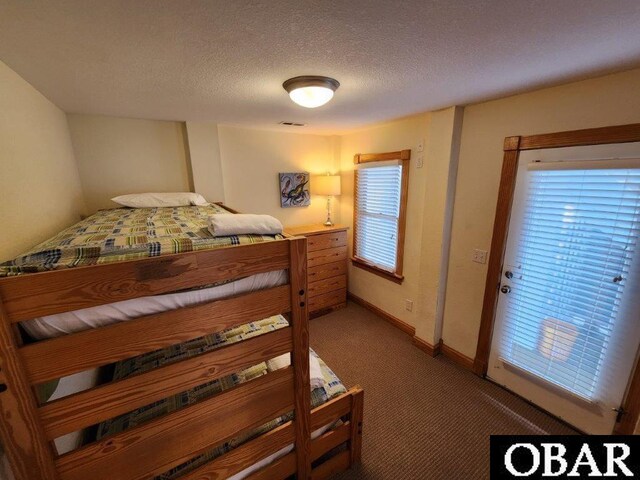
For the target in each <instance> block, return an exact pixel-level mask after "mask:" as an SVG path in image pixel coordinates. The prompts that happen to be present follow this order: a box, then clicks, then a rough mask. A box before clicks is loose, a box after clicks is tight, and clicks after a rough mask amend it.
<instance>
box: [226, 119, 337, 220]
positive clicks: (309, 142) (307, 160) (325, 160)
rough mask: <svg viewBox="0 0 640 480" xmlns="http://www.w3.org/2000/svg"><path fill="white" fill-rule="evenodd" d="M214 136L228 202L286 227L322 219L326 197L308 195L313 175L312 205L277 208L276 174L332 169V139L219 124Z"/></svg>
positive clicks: (333, 152)
mask: <svg viewBox="0 0 640 480" xmlns="http://www.w3.org/2000/svg"><path fill="white" fill-rule="evenodd" d="M218 139H219V142H220V156H221V158H222V174H223V178H224V192H225V201H226V203H227V204H228V205H229V206H231V207H233V208H235V209H237V210H239V211H241V212H251V213H264V214H269V215H273V216H274V217H276V218H278V219H280V221H282V222H283V223H284V224H285V225H289V226H295V225H305V224H310V223H318V222H322V221H324V219H325V216H326V214H325V212H326V197H319V196H316V195H313V176H312V178H311V205H310V206H309V207H300V208H297V207H296V208H281V207H280V188H279V180H278V173H280V172H298V171H306V172H310V173H311V174H312V175H314V174H323V173H326V172H327V171H331V172H332V173H334V172H336V171H337V170H338V164H337V159H336V148H337V146H336V143H337V141H338V139H337V137H330V136H322V135H307V134H296V133H282V132H276V131H268V130H255V129H249V128H239V127H231V126H222V125H219V126H218ZM336 213H339V209H338V208H337V209H336ZM336 220H339V218H338V216H336Z"/></svg>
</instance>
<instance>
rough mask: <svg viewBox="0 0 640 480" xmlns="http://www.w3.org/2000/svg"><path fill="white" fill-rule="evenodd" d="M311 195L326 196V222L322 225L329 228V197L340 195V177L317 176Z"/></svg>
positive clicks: (330, 223) (331, 223)
mask: <svg viewBox="0 0 640 480" xmlns="http://www.w3.org/2000/svg"><path fill="white" fill-rule="evenodd" d="M313 193H315V194H316V195H326V196H327V221H326V222H324V225H325V226H327V227H331V226H332V225H333V222H332V221H331V197H332V196H336V195H340V175H329V174H327V175H318V176H317V177H316V178H315V180H314V184H313Z"/></svg>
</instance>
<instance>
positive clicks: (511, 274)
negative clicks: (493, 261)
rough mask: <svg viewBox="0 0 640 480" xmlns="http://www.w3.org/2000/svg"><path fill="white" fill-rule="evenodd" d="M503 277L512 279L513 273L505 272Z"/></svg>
mask: <svg viewBox="0 0 640 480" xmlns="http://www.w3.org/2000/svg"><path fill="white" fill-rule="evenodd" d="M504 276H505V277H507V278H513V272H512V271H511V270H507V271H506V272H504Z"/></svg>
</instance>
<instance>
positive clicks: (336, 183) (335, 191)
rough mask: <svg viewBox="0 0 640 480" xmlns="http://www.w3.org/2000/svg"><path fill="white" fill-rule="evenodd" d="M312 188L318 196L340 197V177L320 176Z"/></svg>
mask: <svg viewBox="0 0 640 480" xmlns="http://www.w3.org/2000/svg"><path fill="white" fill-rule="evenodd" d="M312 186H313V193H315V194H316V195H340V175H319V176H317V177H316V178H315V179H314V181H313V185H312Z"/></svg>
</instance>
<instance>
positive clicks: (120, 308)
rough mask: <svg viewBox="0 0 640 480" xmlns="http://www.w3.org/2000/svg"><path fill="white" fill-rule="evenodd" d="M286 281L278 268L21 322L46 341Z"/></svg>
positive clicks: (38, 338) (36, 337) (31, 332)
mask: <svg viewBox="0 0 640 480" xmlns="http://www.w3.org/2000/svg"><path fill="white" fill-rule="evenodd" d="M287 282H288V274H287V271H286V270H276V271H273V272H266V273H259V274H257V275H251V276H250V277H245V278H242V279H240V280H235V281H233V282H229V283H225V284H222V285H217V286H214V287H209V288H201V289H198V290H188V291H184V292H179V293H169V294H165V295H153V296H149V297H140V298H134V299H132V300H124V301H122V302H116V303H109V304H106V305H99V306H97V307H90V308H83V309H81V310H75V311H72V312H65V313H58V314H56V315H49V316H46V317H39V318H34V319H33V320H27V321H26V322H22V324H21V325H22V326H23V327H24V329H25V330H26V331H27V333H28V334H29V335H31V336H32V337H33V338H35V339H37V340H43V339H45V338H52V337H59V336H61V335H65V334H69V333H76V332H80V331H82V330H88V329H90V328H98V327H104V326H106V325H111V324H113V323H118V322H126V321H127V320H132V319H134V318H137V317H140V316H143V315H153V314H156V313H162V312H166V311H168V310H175V309H177V308H183V307H188V306H190V305H197V304H199V303H204V302H208V301H212V300H220V299H223V298H226V297H231V296H233V295H240V294H243V293H248V292H253V291H257V290H262V289H265V288H272V287H277V286H279V285H284V284H285V283H287Z"/></svg>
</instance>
